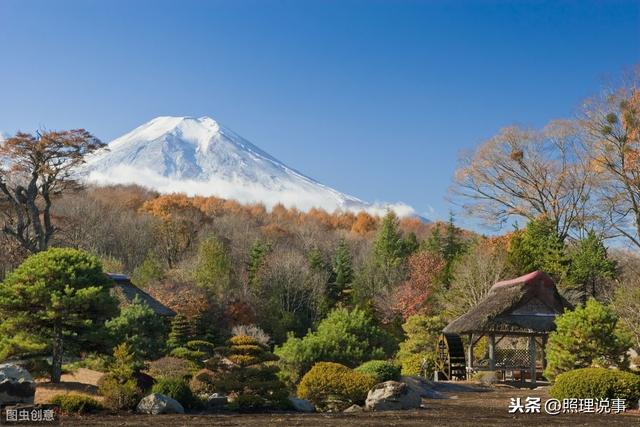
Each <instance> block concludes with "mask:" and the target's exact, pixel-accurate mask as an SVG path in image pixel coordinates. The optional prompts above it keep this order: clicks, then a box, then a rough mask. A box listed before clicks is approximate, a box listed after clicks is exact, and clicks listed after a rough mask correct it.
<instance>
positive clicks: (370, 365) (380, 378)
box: [355, 360, 400, 383]
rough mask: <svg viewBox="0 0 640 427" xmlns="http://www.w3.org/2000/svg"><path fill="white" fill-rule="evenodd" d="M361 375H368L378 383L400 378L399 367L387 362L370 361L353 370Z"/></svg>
mask: <svg viewBox="0 0 640 427" xmlns="http://www.w3.org/2000/svg"><path fill="white" fill-rule="evenodd" d="M355 371H356V372H359V373H361V374H366V375H370V376H372V377H373V378H375V380H376V381H377V382H379V383H382V382H385V381H389V380H397V379H398V378H400V366H398V365H397V364H395V363H393V362H390V361H387V360H370V361H368V362H364V363H363V364H362V365H360V366H358V367H357V368H356V369H355Z"/></svg>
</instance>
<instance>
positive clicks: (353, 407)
mask: <svg viewBox="0 0 640 427" xmlns="http://www.w3.org/2000/svg"><path fill="white" fill-rule="evenodd" d="M363 411H364V408H363V407H362V406H360V405H351V406H349V407H348V408H347V409H345V410H344V411H342V412H348V413H351V412H363Z"/></svg>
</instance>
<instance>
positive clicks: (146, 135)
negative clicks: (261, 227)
mask: <svg viewBox="0 0 640 427" xmlns="http://www.w3.org/2000/svg"><path fill="white" fill-rule="evenodd" d="M80 172H81V173H82V174H83V175H84V176H85V177H86V179H87V180H88V181H90V182H94V183H97V184H129V183H134V184H139V185H143V186H146V187H150V188H153V189H155V190H157V191H159V192H161V193H173V192H182V193H186V194H189V195H202V196H209V195H211V196H217V197H221V198H225V199H233V200H237V201H239V202H242V203H264V204H265V205H266V206H267V207H268V208H271V207H273V206H274V205H275V204H277V203H282V204H284V205H285V206H289V207H294V206H295V207H297V208H298V209H301V210H309V209H311V208H313V207H319V208H323V209H325V210H327V211H334V210H336V209H339V210H344V211H360V210H366V211H369V212H371V213H375V214H382V213H384V211H385V210H386V209H393V210H395V211H396V212H397V213H398V214H399V215H401V216H407V215H413V213H414V211H413V209H412V208H411V207H409V206H407V205H405V204H394V205H387V204H370V203H366V202H363V201H362V200H360V199H357V198H355V197H353V196H349V195H346V194H343V193H340V192H338V191H336V190H334V189H332V188H330V187H327V186H325V185H323V184H320V183H319V182H317V181H315V180H313V179H311V178H309V177H307V176H304V175H303V174H301V173H299V172H297V171H295V170H294V169H292V168H290V167H288V166H286V165H285V164H283V163H282V162H280V161H278V160H277V159H275V158H274V157H272V156H270V155H269V154H267V153H266V152H264V151H262V150H261V149H259V148H258V147H256V146H255V145H253V144H252V143H250V142H249V141H247V140H245V139H244V138H242V137H241V136H239V135H238V134H236V133H234V132H233V131H231V130H229V129H226V128H225V127H224V126H221V125H220V124H219V123H218V122H216V121H215V120H214V119H212V118H210V117H206V116H205V117H200V118H193V117H172V116H162V117H157V118H155V119H153V120H151V121H149V122H147V123H145V124H143V125H142V126H139V127H137V128H135V129H134V130H132V131H131V132H129V133H127V134H125V135H123V136H121V137H119V138H117V139H115V140H113V141H112V142H111V143H109V144H108V150H101V151H100V152H98V153H95V154H93V155H92V156H91V157H90V158H88V159H87V163H86V164H85V165H84V167H83V168H82V170H81V171H80Z"/></svg>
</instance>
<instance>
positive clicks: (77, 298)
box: [0, 248, 117, 382]
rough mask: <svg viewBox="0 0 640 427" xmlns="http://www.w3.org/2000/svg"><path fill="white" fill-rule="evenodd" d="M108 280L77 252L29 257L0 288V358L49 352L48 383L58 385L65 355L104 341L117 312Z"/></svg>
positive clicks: (95, 264)
mask: <svg viewBox="0 0 640 427" xmlns="http://www.w3.org/2000/svg"><path fill="white" fill-rule="evenodd" d="M109 287H110V280H109V278H108V277H107V276H106V275H105V274H104V273H103V272H102V267H101V266H100V263H99V262H98V259H97V258H95V257H93V256H91V255H88V254H86V253H84V252H81V251H78V250H75V249H61V248H52V249H49V250H47V251H44V252H40V253H38V254H35V255H31V256H30V257H29V258H27V260H26V261H25V262H23V263H22V264H21V265H20V266H19V267H18V268H17V269H16V270H14V271H13V272H12V273H10V274H9V275H8V276H7V278H6V279H5V281H4V282H3V283H2V284H1V285H0V337H1V338H0V358H3V357H6V356H10V355H12V354H20V353H23V352H25V351H27V352H29V351H36V350H37V351H50V352H51V354H52V358H53V363H52V370H51V381H52V382H60V375H61V368H62V358H63V356H64V354H65V353H66V354H69V353H72V351H73V350H75V351H78V350H79V348H80V346H83V347H85V348H86V346H87V344H88V343H91V342H94V343H95V342H100V341H103V340H104V337H105V334H104V332H105V330H104V322H105V320H106V319H108V318H109V317H111V316H112V315H114V314H116V312H117V304H116V301H115V300H114V299H113V297H111V295H110V294H109Z"/></svg>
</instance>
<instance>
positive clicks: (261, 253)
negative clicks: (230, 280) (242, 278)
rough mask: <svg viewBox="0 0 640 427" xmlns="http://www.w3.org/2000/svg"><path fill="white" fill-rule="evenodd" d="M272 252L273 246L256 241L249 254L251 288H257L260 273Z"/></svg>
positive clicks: (248, 267) (248, 266)
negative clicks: (266, 258)
mask: <svg viewBox="0 0 640 427" xmlns="http://www.w3.org/2000/svg"><path fill="white" fill-rule="evenodd" d="M269 252H271V245H270V244H269V243H268V242H262V241H259V240H256V241H255V242H253V245H251V251H250V252H249V262H248V265H247V270H248V276H249V277H248V280H249V286H250V287H252V288H254V289H255V288H256V287H257V285H258V273H259V272H260V269H261V268H262V267H263V265H264V260H265V257H266V256H267V255H268V254H269Z"/></svg>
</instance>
